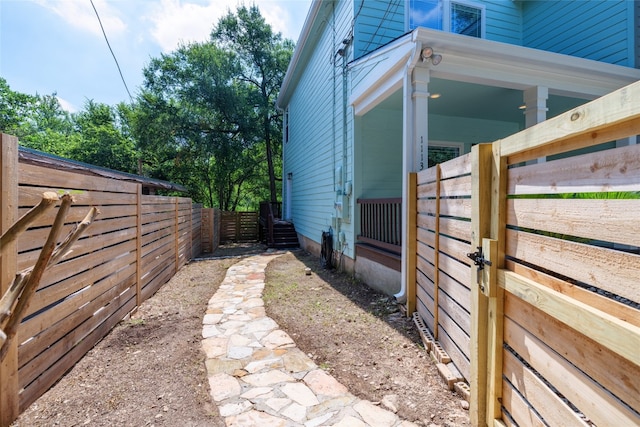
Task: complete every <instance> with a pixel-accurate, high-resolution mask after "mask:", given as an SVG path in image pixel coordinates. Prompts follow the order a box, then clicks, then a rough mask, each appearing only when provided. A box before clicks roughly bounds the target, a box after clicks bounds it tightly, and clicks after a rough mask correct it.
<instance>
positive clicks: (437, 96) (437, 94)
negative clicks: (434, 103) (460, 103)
mask: <svg viewBox="0 0 640 427" xmlns="http://www.w3.org/2000/svg"><path fill="white" fill-rule="evenodd" d="M441 96H442V95H441V94H439V93H432V94H431V95H429V98H431V99H438V98H440V97H441Z"/></svg>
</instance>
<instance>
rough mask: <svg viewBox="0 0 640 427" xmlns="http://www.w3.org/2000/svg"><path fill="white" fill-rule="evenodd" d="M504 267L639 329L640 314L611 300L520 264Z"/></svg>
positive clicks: (510, 264)
mask: <svg viewBox="0 0 640 427" xmlns="http://www.w3.org/2000/svg"><path fill="white" fill-rule="evenodd" d="M506 267H507V269H508V270H509V271H513V272H514V273H516V274H519V275H521V276H523V277H526V278H528V279H531V280H533V281H534V282H537V283H539V284H541V285H543V286H546V287H548V288H551V289H553V290H555V291H557V292H560V293H561V294H564V295H566V296H568V297H569V298H573V299H575V300H578V301H580V302H582V303H584V304H587V305H589V306H591V307H593V308H595V309H597V310H600V311H603V312H605V313H607V314H609V315H611V316H615V317H617V318H618V319H620V320H623V321H625V322H629V323H631V324H632V325H635V326H639V327H640V314H638V310H636V309H634V308H632V307H630V306H628V305H625V304H622V303H620V302H618V301H615V300H613V299H610V298H607V297H604V296H602V295H599V294H598V293H596V292H591V291H589V290H587V289H584V288H581V287H580V286H576V285H574V284H572V283H569V282H566V281H564V280H561V279H558V278H555V277H552V276H550V275H548V274H545V273H543V272H541V271H537V270H534V269H532V268H529V267H527V266H524V265H522V264H518V263H515V262H513V261H507V264H506Z"/></svg>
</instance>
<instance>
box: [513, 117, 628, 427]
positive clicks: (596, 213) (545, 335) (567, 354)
mask: <svg viewBox="0 0 640 427" xmlns="http://www.w3.org/2000/svg"><path fill="white" fill-rule="evenodd" d="M636 131H637V132H640V127H638V128H637V130H636ZM589 140H590V138H589V137H585V143H586V144H588V143H589ZM517 166H520V165H514V167H511V168H509V169H508V170H507V177H506V180H507V194H506V200H505V203H506V215H505V217H506V225H505V227H506V233H505V239H504V240H505V256H506V260H507V261H506V264H505V270H504V273H502V274H501V275H500V277H501V278H500V283H501V285H502V286H504V287H505V289H506V292H505V295H504V316H505V318H504V344H505V349H504V351H503V353H504V354H503V358H504V359H503V360H504V368H503V369H504V371H503V374H504V378H503V380H502V392H503V394H504V396H505V397H506V398H503V399H502V407H503V409H502V411H503V417H504V418H509V419H511V420H513V421H514V422H515V423H517V424H518V425H526V423H528V422H531V420H532V419H533V420H535V422H543V420H544V421H546V422H549V421H551V424H558V423H560V424H564V425H586V419H588V420H591V421H592V422H594V423H595V424H596V425H638V424H640V414H639V413H638V411H640V366H638V361H639V360H640V356H638V354H639V353H640V336H635V337H634V336H631V337H630V338H631V341H630V342H627V343H624V342H616V341H618V340H626V339H625V338H623V335H621V334H620V332H617V331H616V328H608V327H607V326H606V324H607V323H608V322H612V321H615V322H625V323H629V324H630V325H631V326H632V327H633V326H635V328H636V330H640V329H637V328H638V326H640V310H638V309H639V308H640V288H639V285H638V284H639V282H638V280H639V278H640V145H631V146H626V147H620V148H610V149H608V150H605V151H599V152H595V153H590V154H583V155H577V156H570V157H567V158H563V159H559V160H554V161H548V162H546V163H539V164H531V165H527V166H520V167H517ZM547 290H552V292H553V295H555V296H557V297H558V298H559V301H562V302H561V303H559V305H558V307H556V308H554V307H549V306H548V305H551V304H552V303H553V301H552V300H548V299H547V298H548V297H547V296H546V292H547ZM555 310H558V311H559V313H556V314H554V311H555ZM583 311H584V315H583V316H580V315H579V313H581V312H583ZM562 312H564V314H563V313H562ZM589 315H590V316H589ZM563 317H564V318H563ZM622 325H624V323H623V324H622ZM611 341H614V342H611ZM608 342H609V343H608ZM619 345H621V346H623V347H624V346H630V347H629V351H630V352H635V353H636V357H635V360H632V359H630V358H629V356H628V353H627V355H626V356H625V352H624V351H616V349H615V348H611V347H612V346H613V347H615V346H619ZM534 384H535V390H536V393H535V394H532V393H531V391H530V389H533V388H534ZM558 394H560V395H562V396H563V398H562V399H559V398H558ZM519 395H524V396H527V397H528V396H531V395H533V396H535V397H536V399H535V400H534V399H531V400H529V401H528V402H524V403H523V402H521V398H520V397H519ZM571 406H573V407H574V408H576V409H577V412H576V411H574V410H572V409H571ZM578 414H580V415H579V416H578ZM565 419H566V420H567V421H564V420H565Z"/></svg>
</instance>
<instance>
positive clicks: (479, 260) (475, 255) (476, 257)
mask: <svg viewBox="0 0 640 427" xmlns="http://www.w3.org/2000/svg"><path fill="white" fill-rule="evenodd" d="M467 257H469V258H471V260H472V261H473V263H474V264H475V265H476V266H478V270H484V266H485V265H488V266H490V265H491V261H489V260H488V259H484V255H483V254H482V246H478V251H477V252H472V253H468V254H467Z"/></svg>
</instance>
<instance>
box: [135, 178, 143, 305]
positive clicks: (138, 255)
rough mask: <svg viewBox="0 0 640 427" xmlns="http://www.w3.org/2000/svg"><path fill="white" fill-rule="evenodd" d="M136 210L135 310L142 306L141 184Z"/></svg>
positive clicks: (139, 185) (140, 185)
mask: <svg viewBox="0 0 640 427" xmlns="http://www.w3.org/2000/svg"><path fill="white" fill-rule="evenodd" d="M137 187H138V192H137V197H136V201H137V208H136V310H137V309H138V307H140V305H141V304H142V184H138V186H137Z"/></svg>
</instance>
